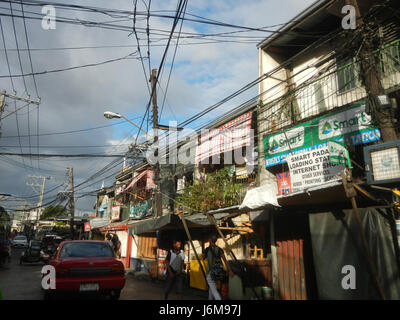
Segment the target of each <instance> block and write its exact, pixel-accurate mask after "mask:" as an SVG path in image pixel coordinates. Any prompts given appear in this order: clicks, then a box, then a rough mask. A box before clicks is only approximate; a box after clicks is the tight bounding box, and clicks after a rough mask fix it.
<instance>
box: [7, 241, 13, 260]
mask: <svg viewBox="0 0 400 320" xmlns="http://www.w3.org/2000/svg"><path fill="white" fill-rule="evenodd" d="M11 243H12V241H11V238H10V236H7V238H6V247H7V251H8V262H9V263H11Z"/></svg>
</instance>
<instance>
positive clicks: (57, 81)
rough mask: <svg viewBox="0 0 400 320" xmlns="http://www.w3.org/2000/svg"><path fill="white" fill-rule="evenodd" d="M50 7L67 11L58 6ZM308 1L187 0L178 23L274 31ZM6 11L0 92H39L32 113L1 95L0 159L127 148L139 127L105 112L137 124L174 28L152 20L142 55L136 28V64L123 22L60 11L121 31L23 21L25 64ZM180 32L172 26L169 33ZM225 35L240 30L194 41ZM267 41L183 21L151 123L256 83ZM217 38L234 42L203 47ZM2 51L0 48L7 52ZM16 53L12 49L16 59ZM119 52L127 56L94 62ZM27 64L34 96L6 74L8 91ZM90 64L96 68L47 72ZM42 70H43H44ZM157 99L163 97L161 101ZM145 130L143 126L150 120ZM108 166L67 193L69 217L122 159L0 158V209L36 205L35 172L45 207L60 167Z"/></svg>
mask: <svg viewBox="0 0 400 320" xmlns="http://www.w3.org/2000/svg"><path fill="white" fill-rule="evenodd" d="M53 2H56V3H60V4H61V3H64V1H60V0H59V1H56V0H54V1H53ZM313 2H314V0H281V1H276V0H264V1H257V0H246V1H234V0H218V1H211V0H201V1H199V0H197V1H195V0H192V1H191V0H189V1H188V6H187V9H186V13H185V14H186V15H185V18H188V19H197V20H199V19H200V18H197V16H200V17H203V18H207V19H210V20H216V21H219V22H224V23H226V24H231V25H241V26H247V27H251V28H264V27H268V28H265V30H267V29H268V30H276V28H277V27H278V26H279V25H282V24H284V23H287V22H288V21H290V19H292V18H293V17H294V16H295V15H297V14H298V13H299V12H301V11H302V10H304V9H305V8H307V7H308V6H309V5H311V4H312V3H313ZM134 3H135V1H132V0H114V1H106V0H97V1H89V0H74V1H68V4H76V5H82V6H95V7H101V8H107V9H117V10H125V11H131V12H133V9H134ZM148 3H149V0H140V1H137V9H136V10H137V12H138V13H141V15H137V21H136V30H138V31H142V30H143V31H145V29H146V25H147V18H146V15H143V14H144V13H146V12H147V9H146V6H147V5H148ZM177 3H178V1H177V0H174V1H172V0H162V1H160V0H152V1H151V7H150V10H151V12H152V13H154V14H158V15H168V16H174V14H175V10H176V8H177ZM12 9H13V13H14V15H16V16H21V15H22V10H21V5H19V4H17V3H14V4H12ZM23 10H24V14H25V16H26V17H27V16H31V17H41V16H40V15H39V14H41V10H42V7H41V6H28V5H24V7H23ZM10 13H11V11H10V3H9V2H0V18H1V25H2V27H3V34H4V39H3V37H2V35H0V36H1V39H0V90H5V91H6V92H7V93H12V92H13V90H15V91H16V93H17V96H20V97H27V95H29V96H30V98H31V99H32V100H36V99H37V97H38V96H39V97H40V99H41V102H40V105H39V107H38V109H37V106H36V105H34V104H30V105H29V106H26V103H25V102H22V101H17V102H15V100H12V99H10V98H6V101H5V103H6V106H5V110H4V112H3V114H2V118H4V117H5V118H4V119H2V120H0V132H1V136H0V153H31V154H34V153H37V152H38V150H39V153H41V154H49V153H51V154H83V153H84V154H89V153H90V154H124V153H125V152H126V151H127V148H128V145H129V144H130V143H133V142H134V141H135V138H136V135H137V129H136V128H135V127H134V126H132V125H131V124H129V123H128V122H126V121H121V120H119V119H112V120H108V119H106V118H104V116H103V113H104V111H113V112H117V113H120V114H122V115H124V116H126V117H127V118H129V119H130V120H132V121H133V122H134V123H136V124H138V125H139V124H140V123H141V121H142V117H143V115H144V113H145V110H146V106H147V104H148V102H149V96H150V95H149V89H148V85H149V82H148V80H149V70H150V69H158V67H159V65H160V61H161V58H162V55H163V53H164V50H165V45H166V41H167V38H168V32H169V31H170V30H171V28H172V21H173V20H172V19H171V18H162V17H156V16H151V17H150V18H149V26H150V29H151V32H150V56H149V55H148V47H147V46H148V41H147V35H146V32H143V33H141V32H138V33H137V35H138V37H139V43H140V52H141V54H142V58H143V59H142V60H140V55H139V54H138V46H137V40H136V37H135V34H134V33H133V32H132V31H133V29H132V26H133V20H132V18H130V19H127V18H126V17H118V16H115V15H111V16H110V15H105V14H101V13H98V12H83V11H81V10H65V9H61V8H57V9H56V16H57V18H58V19H64V18H68V19H72V20H73V21H75V22H78V21H83V20H86V21H93V22H102V23H112V24H114V25H119V26H122V27H123V28H121V29H123V30H110V29H105V28H100V27H96V26H93V25H91V26H87V25H82V24H76V23H75V24H67V23H63V22H56V28H55V29H49V30H45V29H43V28H42V23H41V20H40V19H25V26H26V30H27V38H28V43H29V48H30V49H31V50H30V57H29V53H28V50H26V49H27V41H26V34H25V28H24V22H23V19H21V18H18V17H15V18H14V19H12V18H11V17H9V16H7V15H10ZM1 14H3V15H1ZM13 20H14V26H15V33H14V28H13ZM180 27H181V25H180V24H178V25H177V27H176V31H179V29H180ZM160 30H164V32H162V31H160ZM232 31H241V32H238V33H235V34H233V35H234V36H235V38H231V37H227V35H226V34H225V35H222V37H221V36H220V37H218V38H217V37H216V36H214V37H213V38H211V39H207V38H204V37H203V38H198V37H196V34H199V33H201V34H216V33H218V34H220V33H226V32H232ZM269 34H270V33H268V32H266V31H262V32H261V31H246V32H243V30H241V29H237V28H232V27H227V26H216V25H209V24H204V23H198V22H194V21H184V23H183V25H182V33H181V37H180V39H179V45H178V47H177V50H176V56H175V60H174V64H173V69H172V73H171V78H170V81H169V85H168V90H166V88H167V83H168V75H169V72H170V68H171V65H172V61H173V55H174V50H175V45H176V38H175V39H173V40H172V41H171V44H170V47H169V50H168V54H167V56H166V59H165V63H164V65H163V69H162V71H161V73H160V79H159V83H160V85H159V86H158V87H157V95H158V97H157V98H158V106H159V111H160V114H159V123H162V124H168V123H169V121H173V120H175V121H177V122H178V123H179V122H182V121H184V120H185V119H187V118H189V117H191V116H193V115H195V114H196V113H198V112H200V111H201V110H203V109H205V108H206V107H208V106H210V105H213V104H214V103H216V102H218V101H220V100H222V99H223V98H225V97H227V96H229V95H230V94H231V93H233V92H235V91H236V90H238V89H240V88H241V87H243V86H244V85H245V84H247V83H249V82H251V81H253V80H255V79H256V78H257V77H258V53H257V46H256V45H257V43H258V42H259V41H261V40H262V39H264V38H266V37H268V35H269ZM216 38H217V39H218V40H225V41H227V40H229V41H232V40H234V42H219V41H218V42H217V43H211V42H215V39H216ZM16 40H17V41H16ZM4 43H5V46H6V48H7V51H5V50H4ZM17 45H18V48H19V49H20V50H19V55H18V51H17V50H16V48H17ZM43 49H46V50H43ZM6 52H7V55H6V54H5V53H6ZM127 56H129V58H128V59H122V60H117V61H114V62H109V63H104V64H103V62H106V61H110V60H116V59H121V58H123V57H127ZM7 59H8V63H7ZM30 59H31V61H32V67H33V71H34V73H41V74H37V75H36V76H35V81H36V86H37V93H38V94H37V93H36V89H35V82H34V79H33V77H32V76H31V75H28V76H25V77H13V78H12V79H13V81H12V82H13V83H11V80H10V77H9V74H10V72H11V74H12V75H21V74H31V73H32V70H31V64H30ZM141 61H142V62H143V65H142V62H141ZM20 62H21V63H20ZM90 64H96V65H95V66H91V67H80V68H74V69H72V70H66V71H60V72H49V71H55V70H60V69H68V68H71V67H79V66H85V65H90ZM8 66H9V68H10V70H9V68H8ZM21 66H22V71H23V72H21ZM143 69H144V70H145V71H144V70H143ZM44 71H47V73H42V72H44ZM145 72H146V75H145ZM24 80H25V83H24ZM165 91H166V92H167V95H166V99H165V103H163V101H164V94H165ZM256 95H257V86H255V87H253V88H252V89H251V90H249V91H247V92H245V93H244V94H242V95H240V96H238V97H237V98H235V99H233V100H231V101H229V102H228V103H226V104H224V105H222V106H221V107H220V108H218V109H216V110H215V111H213V112H211V113H209V114H207V115H206V116H204V117H202V118H200V119H199V120H197V121H196V122H194V123H193V124H191V125H189V127H190V128H193V129H195V128H200V127H201V126H202V125H204V124H206V123H208V122H210V121H213V120H215V119H218V117H220V116H221V115H222V114H224V113H225V112H227V111H229V110H231V109H232V108H234V107H236V106H238V105H240V104H241V103H243V102H245V101H247V100H248V99H250V98H252V97H255V96H256ZM16 109H17V110H18V111H17V113H15V110H16ZM38 110H39V111H38ZM161 110H162V113H161ZM12 112H14V113H12ZM8 114H10V115H9V116H8ZM149 125H150V124H149ZM150 126H151V125H150ZM38 127H39V131H37V128H38ZM143 128H144V129H145V130H147V129H148V124H147V121H145V124H144V127H143ZM71 131H75V132H71ZM38 133H39V136H38ZM18 136H19V137H18ZM38 138H39V139H38ZM38 141H39V145H38V144H37V143H38ZM37 146H39V148H38V147H37ZM114 160H115V161H114ZM112 161H114V162H113V163H112V165H110V166H109V168H108V169H107V170H106V171H105V173H104V174H103V175H101V176H97V177H95V178H93V179H90V180H89V181H88V182H86V183H85V184H82V185H80V186H78V187H76V190H75V196H76V199H75V200H76V201H75V208H76V210H77V212H78V213H79V212H90V211H93V206H94V201H95V198H94V197H93V196H90V195H85V194H86V193H88V192H92V191H94V190H96V189H99V188H100V187H101V186H102V183H103V181H104V185H106V186H107V185H111V184H112V183H113V181H114V177H115V175H116V174H117V173H118V171H119V170H120V169H121V168H122V160H121V159H119V158H42V157H41V158H40V159H38V158H37V157H23V158H22V157H18V156H8V155H7V156H6V155H0V194H1V193H3V194H11V195H13V200H14V201H10V198H8V201H5V200H7V199H6V198H4V197H0V205H1V206H4V207H5V208H6V209H12V208H16V207H17V206H20V205H23V204H28V205H32V206H35V205H37V203H38V189H39V188H38V187H32V186H29V185H28V184H40V183H42V181H43V179H41V178H32V176H35V177H46V179H45V181H46V182H45V195H44V200H43V203H44V204H47V203H50V202H51V201H53V200H54V199H55V197H56V195H57V192H59V191H63V190H66V189H67V188H68V186H67V183H68V176H67V170H68V169H67V168H69V167H72V168H73V170H74V185H79V184H81V183H82V182H85V181H86V180H87V179H88V178H90V177H92V175H94V174H95V173H96V172H98V171H99V170H100V169H102V168H103V167H105V166H106V165H107V164H109V163H111V162H112ZM16 197H18V199H17V198H16ZM63 204H65V202H64V203H63Z"/></svg>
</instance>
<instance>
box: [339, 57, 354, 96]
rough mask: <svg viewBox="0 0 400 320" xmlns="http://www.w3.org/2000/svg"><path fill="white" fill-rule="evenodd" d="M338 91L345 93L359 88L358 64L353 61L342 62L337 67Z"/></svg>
mask: <svg viewBox="0 0 400 320" xmlns="http://www.w3.org/2000/svg"><path fill="white" fill-rule="evenodd" d="M337 68H338V69H337V76H338V91H339V93H345V92H347V91H350V90H353V89H355V88H356V87H357V76H356V64H355V63H354V62H353V60H352V59H349V60H347V61H341V62H339V63H338V65H337Z"/></svg>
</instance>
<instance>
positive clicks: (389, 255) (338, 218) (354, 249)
mask: <svg viewBox="0 0 400 320" xmlns="http://www.w3.org/2000/svg"><path fill="white" fill-rule="evenodd" d="M359 212H360V216H361V221H362V226H363V228H364V232H365V235H366V238H367V241H368V244H369V247H370V250H371V254H372V257H373V260H374V262H375V264H376V268H377V272H378V275H379V280H380V282H381V285H382V288H383V291H384V294H385V296H386V299H400V279H399V273H398V272H399V270H398V267H397V263H396V255H395V250H394V244H393V239H392V234H391V229H390V225H389V223H388V220H387V219H386V218H385V217H383V216H382V215H381V214H380V213H379V212H378V211H377V209H370V208H367V209H359ZM309 218H310V220H309V221H310V233H311V239H312V248H313V259H314V267H315V273H316V280H317V287H318V296H319V299H322V300H324V299H343V300H350V299H353V300H375V299H380V296H379V294H378V291H377V289H376V286H375V284H374V282H373V280H372V278H371V276H370V273H369V269H368V262H367V260H366V258H365V255H364V249H363V246H362V241H361V235H360V232H359V229H358V226H357V222H356V219H355V216H354V213H353V211H352V210H340V211H337V212H325V213H317V214H310V215H309ZM346 265H351V266H354V268H355V272H356V273H355V274H356V289H354V290H352V289H347V290H345V289H343V287H342V280H343V278H344V277H345V276H346V275H348V274H349V272H348V271H347V272H345V273H342V268H343V267H344V266H346ZM347 279H348V278H346V280H347ZM346 282H347V281H346Z"/></svg>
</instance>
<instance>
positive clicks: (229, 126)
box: [195, 112, 253, 163]
mask: <svg viewBox="0 0 400 320" xmlns="http://www.w3.org/2000/svg"><path fill="white" fill-rule="evenodd" d="M252 114H253V112H248V113H245V114H243V115H241V116H240V117H237V118H235V119H234V120H232V121H230V122H228V123H226V124H224V125H223V126H221V127H219V128H217V129H211V130H210V131H209V132H208V133H206V134H202V135H201V138H200V143H199V144H198V146H197V147H196V157H195V163H199V162H201V161H203V160H204V159H207V158H209V157H212V156H214V155H218V154H220V153H224V152H228V151H232V150H235V149H238V148H241V147H244V146H249V145H251V143H252V141H251V138H252V136H251V134H250V130H251V118H252Z"/></svg>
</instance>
